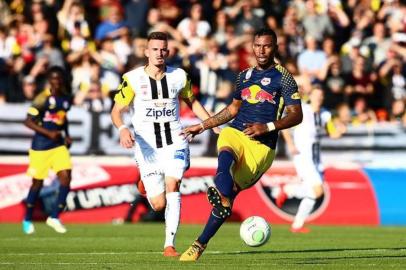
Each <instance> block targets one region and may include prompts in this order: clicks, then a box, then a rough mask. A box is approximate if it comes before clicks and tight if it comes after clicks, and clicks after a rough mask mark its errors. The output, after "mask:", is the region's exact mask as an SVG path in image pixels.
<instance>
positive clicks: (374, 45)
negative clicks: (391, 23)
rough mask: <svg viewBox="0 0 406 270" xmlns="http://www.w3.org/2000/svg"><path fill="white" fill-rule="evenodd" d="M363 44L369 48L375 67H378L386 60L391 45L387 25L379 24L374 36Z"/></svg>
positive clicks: (375, 26) (375, 27) (376, 26)
mask: <svg viewBox="0 0 406 270" xmlns="http://www.w3.org/2000/svg"><path fill="white" fill-rule="evenodd" d="M362 44H363V45H364V46H367V47H368V49H369V50H368V51H369V53H370V57H371V59H372V62H373V64H374V66H378V65H379V64H380V63H381V62H382V61H384V60H385V57H386V52H387V51H388V49H389V47H390V45H391V41H390V39H389V38H387V37H386V33H385V25H384V24H383V23H382V22H377V23H376V24H375V25H374V27H373V35H372V36H370V37H367V38H366V39H364V41H363V43H362Z"/></svg>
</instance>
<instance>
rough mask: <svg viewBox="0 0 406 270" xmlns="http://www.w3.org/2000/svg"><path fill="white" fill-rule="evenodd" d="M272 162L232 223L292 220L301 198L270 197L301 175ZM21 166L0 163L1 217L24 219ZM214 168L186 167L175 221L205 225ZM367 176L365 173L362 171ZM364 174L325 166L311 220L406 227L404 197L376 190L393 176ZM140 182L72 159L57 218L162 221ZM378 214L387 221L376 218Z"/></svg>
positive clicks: (243, 197)
mask: <svg viewBox="0 0 406 270" xmlns="http://www.w3.org/2000/svg"><path fill="white" fill-rule="evenodd" d="M278 164H280V163H278V162H277V161H276V162H275V164H274V166H273V168H271V170H269V171H268V172H267V173H266V174H265V175H264V176H263V177H262V178H261V180H260V181H259V182H258V183H257V184H256V185H255V186H254V187H252V188H250V189H248V190H245V191H243V192H241V194H240V195H239V196H238V197H237V199H236V201H235V203H234V208H233V215H232V216H231V220H233V221H241V220H243V219H245V218H247V217H249V216H252V215H259V216H263V217H264V218H266V219H267V220H268V221H269V222H271V223H274V224H278V223H279V224H281V223H290V222H291V221H292V219H293V216H294V214H295V213H296V211H297V207H298V205H299V202H300V201H299V200H298V199H295V198H290V199H288V200H287V201H286V203H285V204H284V205H283V207H282V208H281V209H280V208H278V207H277V206H276V205H275V195H276V194H277V190H278V188H279V187H280V185H281V184H284V185H297V184H299V183H300V180H299V179H298V177H297V175H296V173H295V170H294V168H293V166H292V164H291V163H289V164H288V166H286V165H283V166H281V165H278ZM26 168H27V165H26V164H0V222H20V221H21V220H22V218H23V214H24V207H23V204H22V200H23V199H24V197H25V196H26V194H27V192H28V188H29V186H30V183H31V180H30V179H29V178H28V177H27V176H26V175H25V173H24V172H25V170H26ZM215 172H216V168H215V167H212V166H209V167H204V168H203V167H197V166H196V165H194V166H193V167H192V168H191V169H190V170H188V171H187V173H186V175H185V179H184V181H182V185H181V193H182V210H181V211H182V212H181V219H182V220H181V222H183V223H205V222H206V220H207V217H208V215H209V213H210V210H211V207H210V205H209V203H208V202H207V199H206V195H205V192H206V190H207V187H208V186H210V185H212V184H213V176H214V175H215ZM372 173H373V172H372ZM372 173H371V172H370V171H368V175H369V174H371V175H372ZM368 175H367V174H365V173H364V171H363V170H361V169H359V168H347V169H346V168H333V167H329V168H327V169H326V171H325V182H324V190H325V194H324V196H323V198H321V199H319V200H318V201H317V204H316V207H315V209H314V210H313V212H312V213H311V216H310V222H311V223H312V224H320V225H321V224H336V225H378V224H380V223H382V224H389V223H390V222H388V220H389V219H388V218H387V216H388V215H389V213H391V214H390V215H389V216H392V217H395V216H398V215H399V216H402V213H403V218H397V220H396V224H406V220H404V219H406V218H405V215H404V210H403V208H402V205H405V200H406V199H405V198H406V196H402V197H400V196H399V198H398V199H396V203H389V201H390V199H391V198H392V199H393V196H391V195H390V194H389V193H388V192H382V190H392V189H393V188H392V187H393V184H396V183H393V184H391V179H390V178H387V177H385V181H380V180H373V181H372V183H373V184H371V181H370V180H369V178H368ZM385 175H387V174H381V176H383V177H384V176H385ZM54 179H55V176H52V175H51V176H50V178H49V179H47V180H45V181H46V183H45V184H46V187H47V188H45V190H46V189H48V190H46V192H44V194H42V195H41V201H42V205H38V208H37V209H36V212H35V215H34V218H35V219H38V220H43V219H45V217H46V212H47V208H49V205H48V204H49V203H50V202H52V199H53V197H54V196H55V195H54V194H55V191H56V190H57V187H55V185H54V184H55V183H57V181H53V180H54ZM138 179H139V172H138V169H137V168H136V167H135V166H133V165H132V164H126V165H104V164H97V162H94V163H92V162H90V163H84V164H82V163H77V164H74V169H73V180H72V191H71V192H70V193H69V195H68V199H67V208H66V211H65V212H64V213H63V214H62V215H61V219H62V220H63V221H64V222H68V223H74V222H85V223H97V222H123V221H124V220H128V221H133V222H134V221H138V220H162V216H160V215H159V213H158V214H157V213H154V212H153V211H152V210H151V209H150V207H149V205H148V201H147V200H146V198H144V197H142V196H141V195H140V194H139V192H138V190H137V188H136V185H135V182H136V181H137V180H138ZM375 179H378V178H377V177H375ZM398 180H399V179H398ZM378 181H380V182H379V183H378ZM377 183H378V184H377ZM376 189H379V190H378V191H377V190H376ZM403 190H404V189H403ZM399 192H400V191H399ZM399 192H398V193H399ZM398 193H396V194H398ZM399 194H400V193H399ZM399 194H398V195H399ZM376 196H378V198H376ZM383 197H385V198H387V199H384V198H383ZM394 204H396V205H397V207H394V206H393V205H394ZM47 205H48V207H47ZM378 206H379V208H378ZM402 211H403V212H402ZM396 213H397V214H396ZM380 216H381V217H385V218H381V219H380Z"/></svg>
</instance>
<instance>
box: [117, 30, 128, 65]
mask: <svg viewBox="0 0 406 270" xmlns="http://www.w3.org/2000/svg"><path fill="white" fill-rule="evenodd" d="M113 47H114V53H115V54H116V55H117V56H118V59H119V61H120V63H121V64H122V65H125V64H127V61H128V56H129V55H130V54H131V50H132V48H131V33H130V29H128V28H123V31H121V34H120V36H119V37H118V38H116V39H115V40H114V41H113Z"/></svg>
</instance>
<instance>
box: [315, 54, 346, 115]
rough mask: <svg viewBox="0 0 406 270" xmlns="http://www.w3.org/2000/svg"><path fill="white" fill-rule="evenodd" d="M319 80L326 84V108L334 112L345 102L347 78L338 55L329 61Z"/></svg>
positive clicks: (331, 57)
mask: <svg viewBox="0 0 406 270" xmlns="http://www.w3.org/2000/svg"><path fill="white" fill-rule="evenodd" d="M318 78H319V80H321V81H323V82H324V90H325V92H324V96H325V98H324V107H326V108H327V109H329V110H332V109H334V108H335V107H336V106H337V105H338V104H339V103H342V102H344V88H345V86H346V76H345V74H344V73H343V71H342V68H341V60H340V57H339V56H338V55H332V56H330V57H329V58H328V59H327V62H326V63H325V64H324V66H323V68H322V70H321V72H320V73H319V77H318Z"/></svg>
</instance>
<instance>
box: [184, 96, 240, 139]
mask: <svg viewBox="0 0 406 270" xmlns="http://www.w3.org/2000/svg"><path fill="white" fill-rule="evenodd" d="M240 107H241V100H237V99H234V100H233V102H232V103H231V104H230V105H228V106H227V107H226V108H224V109H223V110H221V111H220V112H219V113H217V114H215V115H213V116H211V117H209V118H207V119H206V120H204V121H203V122H201V123H200V124H197V125H193V126H189V127H186V128H184V129H183V131H182V134H183V135H184V136H185V137H188V136H190V135H191V136H195V135H197V134H200V133H202V132H203V131H205V130H206V129H210V128H214V127H218V126H220V125H222V124H225V123H227V122H228V121H230V120H231V119H233V118H234V117H235V116H236V115H237V113H238V110H239V109H240Z"/></svg>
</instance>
